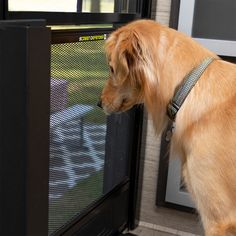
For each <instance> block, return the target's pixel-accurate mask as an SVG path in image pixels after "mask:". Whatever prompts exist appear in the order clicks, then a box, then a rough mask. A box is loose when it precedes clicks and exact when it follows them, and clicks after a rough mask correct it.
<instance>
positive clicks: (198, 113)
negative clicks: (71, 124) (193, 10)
mask: <svg viewBox="0 0 236 236" xmlns="http://www.w3.org/2000/svg"><path fill="white" fill-rule="evenodd" d="M105 50H106V54H107V58H108V63H109V66H110V77H109V79H108V80H107V82H106V85H105V87H104V89H103V91H102V95H101V106H102V108H103V109H104V111H105V112H106V113H107V114H111V113H116V112H118V113H119V112H124V111H126V110H128V109H130V108H131V107H133V106H134V105H135V104H140V103H144V104H145V106H146V109H147V111H148V113H149V114H150V115H151V117H152V120H153V124H154V127H155V129H156V132H157V134H158V133H160V132H162V131H163V130H164V128H165V127H166V125H167V123H168V120H169V118H168V116H167V112H166V111H167V106H168V104H169V102H170V101H171V100H172V98H173V96H174V93H175V91H176V88H177V87H178V86H179V85H180V84H181V83H182V81H183V79H184V77H185V76H186V75H187V74H189V72H190V71H192V70H193V68H196V67H197V66H198V65H199V64H201V63H202V61H203V60H204V59H206V58H207V57H213V58H215V60H214V61H213V62H212V63H210V65H209V66H208V67H207V68H206V70H205V71H204V72H203V74H202V75H201V77H200V78H199V80H198V81H197V83H196V84H195V86H194V87H193V88H192V90H191V91H190V93H189V95H188V96H187V98H186V100H185V101H184V103H183V105H182V106H181V108H180V109H179V111H178V113H177V116H176V119H175V129H174V131H173V136H172V148H171V151H172V152H175V153H178V155H179V156H180V157H181V162H182V174H183V177H184V180H185V183H186V185H187V188H188V190H189V192H190V193H191V195H192V197H193V199H194V201H195V204H196V206H197V209H198V211H199V213H200V216H201V220H202V222H203V226H204V230H205V235H206V236H226V235H227V236H229V235H231V236H232V235H236V65H234V64H232V63H229V62H226V61H223V60H221V59H220V58H219V57H218V56H217V55H215V54H214V53H213V52H211V51H209V50H208V49H206V48H204V47H203V46H201V45H200V44H198V43H197V42H195V41H194V40H193V39H191V38H190V37H188V36H186V35H184V34H183V33H180V32H177V31H175V30H173V29H170V28H168V27H165V26H162V25H160V24H158V23H156V22H154V21H151V20H138V21H134V22H131V23H129V24H127V25H125V26H123V27H121V28H119V29H117V30H116V31H114V32H113V33H112V34H111V35H110V37H109V38H108V40H107V42H106V46H105Z"/></svg>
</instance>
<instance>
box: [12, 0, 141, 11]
mask: <svg viewBox="0 0 236 236" xmlns="http://www.w3.org/2000/svg"><path fill="white" fill-rule="evenodd" d="M136 2H137V0H120V1H116V0H20V1H19V0H8V9H9V11H41V12H91V13H114V12H120V13H135V12H136V5H137V4H136Z"/></svg>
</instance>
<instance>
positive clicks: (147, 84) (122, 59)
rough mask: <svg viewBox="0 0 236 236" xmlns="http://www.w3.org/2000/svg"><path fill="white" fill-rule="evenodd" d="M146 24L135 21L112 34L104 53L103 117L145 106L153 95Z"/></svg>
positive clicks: (151, 57)
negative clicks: (107, 73)
mask: <svg viewBox="0 0 236 236" xmlns="http://www.w3.org/2000/svg"><path fill="white" fill-rule="evenodd" d="M150 26H152V23H151V22H149V21H147V22H146V21H137V22H133V23H131V24H128V25H126V26H123V27H121V28H120V29H118V30H116V31H115V32H113V33H112V34H111V35H110V37H109V38H108V40H107V42H106V45H105V50H106V55H107V59H108V64H109V67H110V76H109V79H108V80H107V82H106V85H105V87H104V89H103V91H102V95H101V103H100V105H101V106H102V108H103V109H104V111H105V112H106V113H107V114H111V113H115V112H124V111H127V110H128V109H130V108H131V107H133V106H134V105H136V104H140V103H144V102H145V103H146V102H147V100H148V99H150V98H151V97H152V95H153V92H155V91H156V86H157V83H158V81H157V80H158V79H157V74H156V69H155V61H156V58H155V55H156V54H155V53H153V52H152V51H153V50H155V48H154V45H155V44H154V43H152V38H153V37H151V34H152V30H151V29H150V28H148V29H147V27H150ZM153 88H155V89H153Z"/></svg>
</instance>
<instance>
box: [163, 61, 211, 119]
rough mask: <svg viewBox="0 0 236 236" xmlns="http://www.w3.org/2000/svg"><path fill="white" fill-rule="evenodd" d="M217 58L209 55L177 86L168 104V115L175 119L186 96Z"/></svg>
mask: <svg viewBox="0 0 236 236" xmlns="http://www.w3.org/2000/svg"><path fill="white" fill-rule="evenodd" d="M214 60H215V58H212V57H208V58H206V59H205V60H203V62H202V63H201V64H200V65H199V66H197V67H196V68H194V69H193V70H192V71H191V72H190V73H189V74H188V75H186V76H185V78H184V80H183V82H182V84H181V85H180V86H179V87H178V88H177V90H176V92H175V94H174V97H173V98H172V100H171V101H170V103H169V104H168V106H167V115H168V117H169V118H170V119H171V120H172V121H175V118H176V115H177V112H178V111H179V109H180V107H181V106H182V104H183V103H184V101H185V99H186V97H187V96H188V94H189V93H190V91H191V90H192V88H193V87H194V85H195V84H196V83H197V81H198V80H199V78H200V77H201V75H202V74H203V72H204V71H205V70H206V68H207V67H208V66H209V65H210V64H211V63H212V62H213V61H214Z"/></svg>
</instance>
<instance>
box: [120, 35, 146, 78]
mask: <svg viewBox="0 0 236 236" xmlns="http://www.w3.org/2000/svg"><path fill="white" fill-rule="evenodd" d="M118 44H119V45H118V47H117V50H118V53H117V55H118V60H117V61H118V63H117V65H118V68H117V71H119V72H120V73H121V77H122V78H123V79H124V80H125V78H126V77H127V76H128V75H130V74H132V73H134V71H135V70H136V69H137V67H138V65H139V64H140V62H141V61H142V60H143V52H142V45H141V41H140V40H139V38H138V35H136V34H135V33H134V32H123V35H120V40H118Z"/></svg>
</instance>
